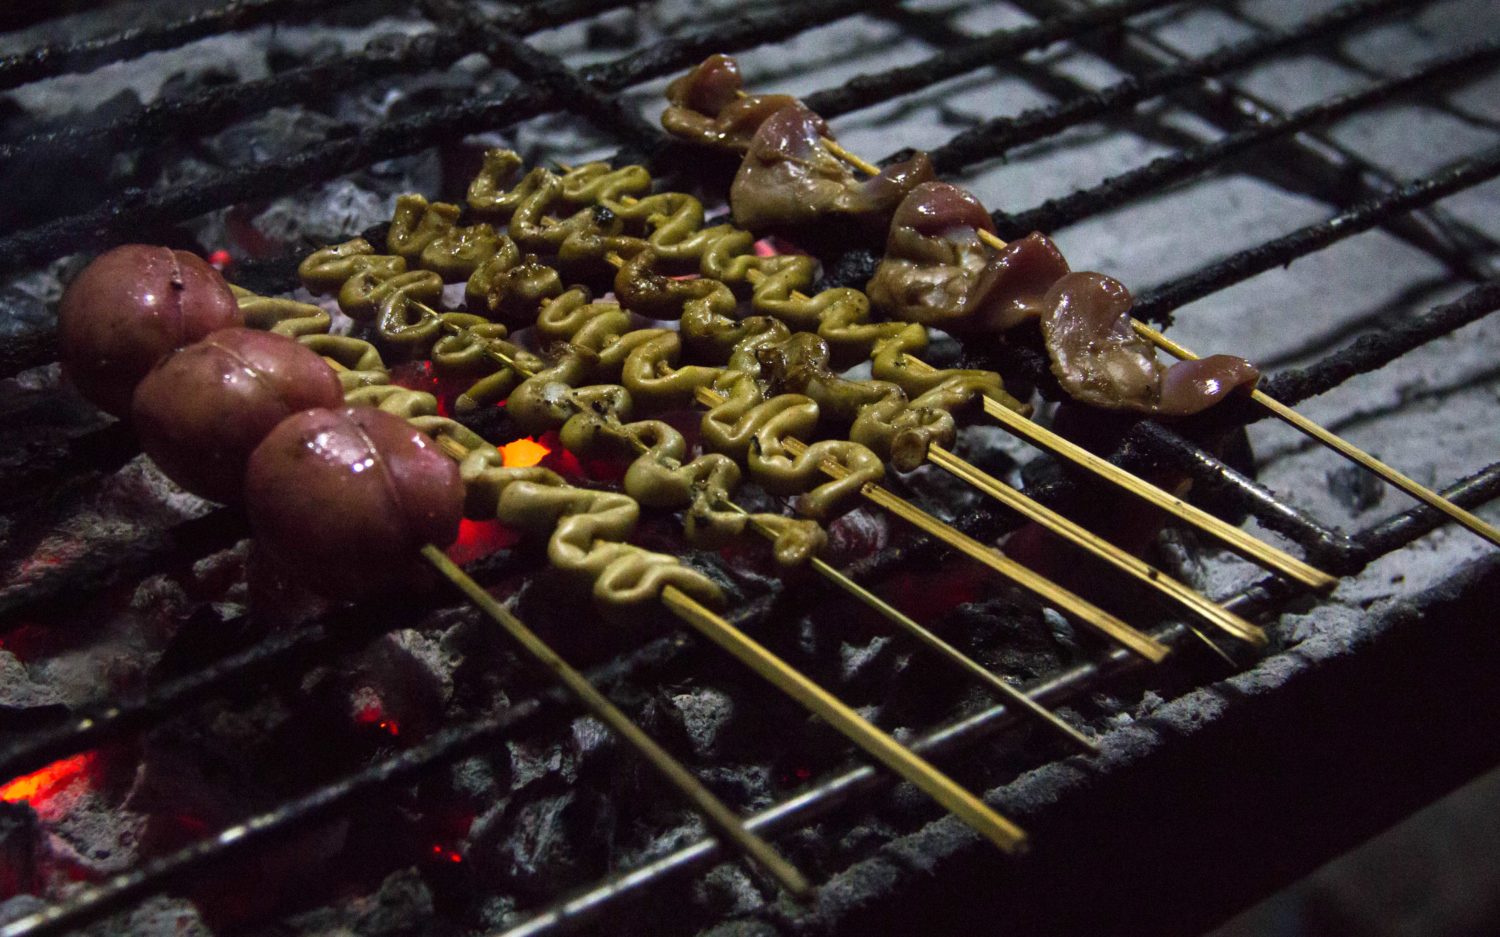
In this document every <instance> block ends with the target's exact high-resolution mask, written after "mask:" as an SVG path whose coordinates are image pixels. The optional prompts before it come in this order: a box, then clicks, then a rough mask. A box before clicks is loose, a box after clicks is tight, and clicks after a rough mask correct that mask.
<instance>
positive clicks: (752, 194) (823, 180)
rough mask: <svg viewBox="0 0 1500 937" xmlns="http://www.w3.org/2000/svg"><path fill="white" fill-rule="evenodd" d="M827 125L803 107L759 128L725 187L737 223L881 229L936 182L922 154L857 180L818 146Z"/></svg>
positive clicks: (778, 114)
mask: <svg viewBox="0 0 1500 937" xmlns="http://www.w3.org/2000/svg"><path fill="white" fill-rule="evenodd" d="M827 136H828V125H827V124H825V123H824V122H823V118H821V117H819V116H818V115H817V114H814V113H813V112H812V111H810V110H808V109H807V108H805V107H802V106H801V105H800V104H793V105H791V106H788V107H783V108H782V109H781V110H779V111H777V112H776V113H774V114H772V115H771V116H770V117H768V118H767V119H766V120H765V122H764V123H762V124H761V125H760V129H759V130H757V131H756V133H755V136H754V138H752V139H751V141H750V148H749V150H748V151H747V152H746V153H745V161H744V162H743V163H741V164H740V169H739V172H738V173H737V174H736V175H735V177H734V185H733V186H731V187H730V189H729V204H730V207H731V208H732V209H733V210H734V220H735V223H736V224H738V225H740V226H741V227H744V228H751V229H764V228H783V227H792V226H796V225H803V224H808V223H810V222H814V221H819V220H823V219H827V218H829V217H831V216H842V217H845V218H851V219H862V220H870V221H873V222H875V223H878V224H880V225H881V226H882V227H884V225H885V219H887V218H889V217H890V215H891V212H892V211H893V210H895V208H896V206H897V205H898V204H900V202H901V200H902V199H904V198H905V197H906V196H907V193H909V192H911V191H912V189H914V188H916V187H917V186H918V185H920V184H921V183H923V182H927V181H928V180H930V179H932V177H933V169H932V162H931V160H929V159H928V158H927V154H926V153H918V154H916V155H915V156H913V157H912V158H911V159H909V160H906V161H904V162H901V163H897V164H895V165H893V166H889V167H887V168H885V169H883V170H881V172H880V174H879V175H877V176H872V177H870V178H868V179H863V180H861V179H860V178H859V177H857V176H856V175H855V174H854V171H853V170H851V169H850V168H849V165H848V164H847V163H845V162H844V161H843V160H841V159H839V158H838V157H837V156H834V155H833V154H832V153H830V152H829V151H828V148H827V147H826V146H824V145H823V138H824V137H827Z"/></svg>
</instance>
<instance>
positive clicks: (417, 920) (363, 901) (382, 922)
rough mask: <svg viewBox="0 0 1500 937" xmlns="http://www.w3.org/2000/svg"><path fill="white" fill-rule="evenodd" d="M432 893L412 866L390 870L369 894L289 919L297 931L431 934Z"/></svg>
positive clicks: (391, 936) (374, 936) (399, 936)
mask: <svg viewBox="0 0 1500 937" xmlns="http://www.w3.org/2000/svg"><path fill="white" fill-rule="evenodd" d="M433 919H434V908H433V903H432V892H431V891H430V890H429V889H428V887H427V885H426V884H425V883H424V882H423V881H422V877H421V876H420V875H418V874H417V872H416V871H415V870H413V869H403V870H401V871H399V872H393V873H391V874H390V875H389V876H387V877H386V879H385V881H383V882H381V883H380V890H379V891H377V892H375V893H374V894H373V895H363V896H361V897H359V898H352V899H350V900H348V901H343V902H340V903H338V904H336V905H334V906H332V907H328V908H319V909H318V910H316V911H310V912H308V913H306V914H301V915H298V916H297V917H294V918H292V919H291V921H290V922H289V923H290V924H291V925H292V927H293V928H294V929H295V931H296V932H297V933H301V934H308V935H313V934H323V935H329V937H333V935H337V934H359V935H361V937H409V935H416V934H426V933H431V930H430V928H431V925H432V921H433Z"/></svg>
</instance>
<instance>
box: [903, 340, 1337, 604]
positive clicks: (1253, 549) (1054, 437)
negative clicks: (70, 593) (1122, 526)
mask: <svg viewBox="0 0 1500 937" xmlns="http://www.w3.org/2000/svg"><path fill="white" fill-rule="evenodd" d="M906 361H907V363H908V365H909V366H910V367H911V368H912V369H913V370H916V371H918V372H924V371H933V370H936V369H935V368H933V367H932V366H931V365H929V364H927V363H926V362H925V361H922V360H921V359H919V358H914V357H912V356H911V355H907V356H906ZM984 412H985V413H988V414H989V415H990V416H991V417H993V418H994V419H995V420H996V421H998V422H999V423H1000V424H1001V425H1002V426H1004V427H1005V428H1006V429H1008V430H1010V431H1011V432H1012V433H1013V434H1014V435H1017V436H1021V437H1023V438H1024V439H1026V440H1027V441H1028V442H1031V443H1034V444H1035V445H1038V446H1040V447H1042V448H1044V449H1047V450H1048V451H1050V452H1053V453H1055V454H1056V455H1058V456H1061V457H1062V458H1064V459H1067V460H1068V461H1070V462H1072V463H1074V464H1075V465H1078V466H1081V467H1082V468H1086V469H1088V470H1089V471H1091V472H1093V473H1094V474H1096V475H1099V476H1101V477H1103V478H1104V479H1106V480H1107V481H1110V482H1113V483H1114V484H1116V485H1118V486H1120V487H1121V488H1124V489H1125V490H1126V491H1129V492H1130V493H1131V494H1134V495H1136V496H1137V497H1139V498H1142V499H1144V500H1146V501H1149V502H1150V503H1152V504H1154V505H1156V506H1157V507H1159V508H1161V509H1162V510H1164V511H1166V512H1168V513H1169V514H1172V515H1173V516H1175V517H1177V518H1179V519H1181V520H1184V521H1187V522H1188V523H1190V524H1192V525H1194V526H1196V527H1198V528H1199V529H1200V530H1203V531H1205V532H1207V533H1209V534H1212V535H1213V536H1214V537H1216V538H1218V539H1219V540H1220V541H1222V542H1223V543H1224V544H1226V545H1227V546H1228V547H1229V548H1230V549H1232V550H1234V551H1235V552H1236V553H1238V554H1240V555H1241V556H1243V557H1245V558H1246V559H1249V560H1253V561H1254V562H1256V563H1259V564H1260V565H1262V566H1264V567H1266V568H1267V569H1271V570H1274V571H1276V572H1278V573H1280V574H1281V575H1283V576H1286V577H1288V578H1290V579H1294V580H1296V581H1297V582H1300V583H1302V584H1304V585H1306V586H1308V587H1309V588H1312V589H1316V590H1319V591H1322V590H1325V589H1331V588H1333V586H1334V585H1335V584H1337V583H1338V580H1337V579H1335V578H1334V577H1332V576H1330V575H1328V574H1327V573H1325V572H1323V571H1322V570H1320V569H1317V568H1315V567H1313V566H1311V565H1309V564H1307V563H1305V562H1303V561H1302V560H1299V559H1297V558H1296V557H1295V556H1292V555H1291V554H1290V553H1287V552H1286V551H1284V550H1278V549H1277V548H1275V547H1273V546H1271V545H1269V544H1266V543H1262V542H1261V541H1259V540H1257V539H1255V538H1254V537H1252V536H1250V535H1249V534H1248V533H1246V532H1245V531H1243V530H1241V529H1240V528H1238V527H1235V526H1234V525H1233V524H1230V523H1227V522H1225V521H1222V520H1220V519H1219V518H1217V517H1214V516H1213V515H1212V514H1209V513H1208V512H1207V511H1204V510H1202V509H1200V508H1196V507H1194V506H1193V505H1191V504H1188V503H1187V502H1186V501H1184V500H1182V499H1181V498H1179V497H1177V496H1176V495H1172V494H1169V493H1167V492H1166V491H1163V490H1162V489H1161V488H1158V487H1156V486H1155V485H1153V484H1151V483H1150V482H1148V481H1146V480H1145V479H1142V478H1137V477H1136V476H1135V475H1132V474H1131V473H1130V472H1127V471H1126V470H1125V469H1122V468H1120V467H1119V466H1118V465H1115V464H1114V463H1113V462H1110V461H1108V460H1107V459H1101V458H1100V457H1099V456H1096V455H1094V454H1093V453H1092V452H1090V451H1088V450H1087V449H1085V448H1083V447H1082V446H1080V445H1078V444H1077V443H1074V442H1071V441H1070V440H1067V439H1064V438H1063V437H1061V436H1059V435H1058V434H1056V433H1054V432H1052V431H1051V430H1050V429H1047V428H1046V427H1044V426H1042V425H1040V424H1038V423H1033V422H1032V421H1031V420H1028V419H1026V418H1025V417H1023V416H1021V415H1020V414H1019V413H1016V412H1015V411H1014V410H1011V409H1010V408H1009V407H1007V406H1005V405H1004V404H1002V403H1001V402H1000V401H998V400H995V399H994V398H992V397H990V396H988V395H986V396H985V398H984Z"/></svg>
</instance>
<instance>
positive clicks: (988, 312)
mask: <svg viewBox="0 0 1500 937" xmlns="http://www.w3.org/2000/svg"><path fill="white" fill-rule="evenodd" d="M994 230H995V228H994V225H993V223H992V222H991V221H990V216H989V213H988V212H986V211H985V210H984V206H983V205H981V204H979V200H978V199H976V198H975V197H974V196H972V195H970V194H969V193H968V192H965V191H964V190H963V189H960V188H959V187H957V186H954V185H949V184H948V183H946V182H924V183H923V184H921V185H919V186H917V187H916V188H915V189H913V190H912V193H911V194H910V195H908V196H907V197H906V198H905V199H904V200H903V201H902V202H901V205H900V207H899V208H897V209H896V215H895V217H894V218H893V219H892V220H891V232H890V236H889V238H888V240H887V241H886V249H885V257H884V258H883V259H882V260H881V262H880V266H879V267H877V268H876V270H875V276H874V278H873V279H871V280H870V283H869V285H868V286H867V287H866V291H867V292H868V293H869V294H870V299H871V300H872V301H873V302H874V303H875V304H876V305H877V306H880V307H881V308H883V309H885V310H886V311H887V312H888V313H889V314H890V315H892V316H894V317H895V318H898V319H902V320H905V321H907V322H920V323H922V324H923V325H931V326H936V327H938V328H941V329H943V330H945V331H948V332H953V333H964V332H1003V331H1005V330H1007V329H1010V328H1013V327H1015V326H1016V325H1019V324H1020V323H1021V322H1023V321H1025V320H1027V319H1034V318H1037V317H1038V316H1040V315H1041V313H1042V308H1043V307H1042V300H1043V298H1044V297H1045V296H1046V295H1047V291H1048V290H1049V289H1051V288H1052V284H1053V283H1055V282H1057V280H1058V279H1059V278H1060V277H1062V276H1063V275H1064V274H1066V273H1067V272H1068V262H1067V261H1066V260H1064V259H1063V255H1062V252H1061V251H1059V250H1058V249H1057V245H1056V244H1053V243H1052V239H1051V238H1048V237H1047V236H1046V235H1043V234H1031V235H1028V236H1027V237H1024V238H1021V239H1020V240H1017V241H1013V242H1011V243H1010V245H1009V246H1007V247H1006V248H1005V250H1003V251H999V252H996V251H995V250H994V249H992V248H991V247H990V246H989V245H987V244H985V243H984V242H983V241H982V240H980V238H979V232H980V231H989V232H991V233H993V232H994Z"/></svg>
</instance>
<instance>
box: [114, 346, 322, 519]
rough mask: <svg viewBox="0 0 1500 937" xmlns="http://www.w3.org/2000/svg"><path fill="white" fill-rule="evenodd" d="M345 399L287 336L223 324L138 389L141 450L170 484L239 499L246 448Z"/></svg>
mask: <svg viewBox="0 0 1500 937" xmlns="http://www.w3.org/2000/svg"><path fill="white" fill-rule="evenodd" d="M343 402H344V397H343V392H342V390H341V389H340V387H339V379H338V376H337V375H335V374H334V373H333V369H332V368H330V367H329V366H328V365H327V364H326V363H324V361H323V359H322V358H320V357H319V356H318V355H317V353H315V352H313V351H312V350H310V349H308V348H306V347H305V346H303V345H300V344H298V343H297V342H295V341H293V340H292V339H290V338H285V337H283V336H281V335H273V334H271V333H270V332H257V331H254V330H252V329H222V330H220V331H218V332H214V333H213V334H211V335H209V336H208V337H207V338H205V339H203V341H201V342H198V343H196V344H193V345H188V346H187V347H185V348H179V349H178V350H176V351H174V352H172V353H171V354H169V355H168V356H167V357H166V358H163V359H162V360H161V363H160V364H158V365H157V366H156V367H155V368H154V369H152V371H151V373H150V374H147V375H146V377H145V379H144V380H142V381H141V383H140V386H139V387H137V388H136V391H135V400H134V403H133V404H132V406H131V416H132V419H133V421H134V423H135V430H136V435H137V436H138V437H139V438H140V441H141V448H142V449H144V450H145V451H146V454H147V455H149V456H150V457H151V459H152V460H153V461H154V462H156V464H157V465H158V466H160V467H161V470H162V471H163V472H165V473H166V474H167V477H168V478H171V479H172V480H173V481H174V482H176V483H177V484H179V485H181V486H182V487H183V488H186V489H187V490H188V491H191V492H192V493H193V494H196V495H200V496H202V497H204V498H208V499H209V500H211V501H222V502H225V503H231V502H237V501H239V500H240V497H241V490H242V489H243V487H244V483H245V465H246V463H248V462H249V461H250V453H251V452H253V451H254V450H255V447H256V446H258V445H260V442H261V440H263V439H265V438H266V435H267V434H268V433H270V432H271V430H273V429H275V428H276V424H278V423H280V422H281V421H282V420H284V419H286V418H287V417H288V416H291V415H292V414H293V413H296V412H298V411H299V410H308V409H311V408H313V407H337V406H340V405H341V404H342V403H343Z"/></svg>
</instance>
